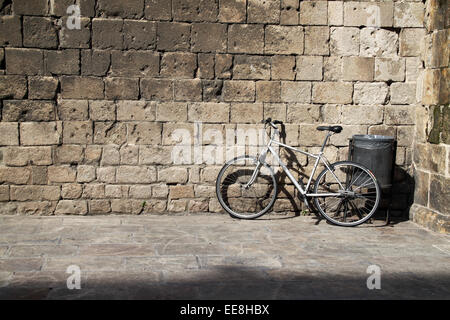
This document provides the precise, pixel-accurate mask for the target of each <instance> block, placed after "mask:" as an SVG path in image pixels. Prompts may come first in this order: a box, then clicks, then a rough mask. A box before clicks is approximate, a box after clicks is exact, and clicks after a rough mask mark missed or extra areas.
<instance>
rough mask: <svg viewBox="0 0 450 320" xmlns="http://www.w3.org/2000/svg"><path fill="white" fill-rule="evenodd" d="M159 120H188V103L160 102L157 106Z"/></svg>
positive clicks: (157, 118)
mask: <svg viewBox="0 0 450 320" xmlns="http://www.w3.org/2000/svg"><path fill="white" fill-rule="evenodd" d="M156 120H157V121H174V122H177V121H180V122H184V121H186V120H187V104H186V103H182V102H181V103H178V102H169V103H158V104H157V106H156Z"/></svg>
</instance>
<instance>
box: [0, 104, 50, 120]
mask: <svg viewBox="0 0 450 320" xmlns="http://www.w3.org/2000/svg"><path fill="white" fill-rule="evenodd" d="M2 113H3V121H12V122H23V121H55V120H56V118H55V104H54V102H53V101H33V100H10V101H5V102H4V105H3V112H2Z"/></svg>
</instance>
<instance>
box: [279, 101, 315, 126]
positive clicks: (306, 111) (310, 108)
mask: <svg viewBox="0 0 450 320" xmlns="http://www.w3.org/2000/svg"><path fill="white" fill-rule="evenodd" d="M320 113H321V111H320V106H318V105H310V104H298V103H296V104H289V106H288V108H287V121H288V122H289V123H317V122H319V121H320V120H321V116H320ZM277 119H278V118H277Z"/></svg>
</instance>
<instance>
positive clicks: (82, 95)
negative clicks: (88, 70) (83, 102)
mask: <svg viewBox="0 0 450 320" xmlns="http://www.w3.org/2000/svg"><path fill="white" fill-rule="evenodd" d="M104 87H105V84H104V83H103V79H102V78H96V77H78V76H64V77H62V78H61V95H62V98H63V99H92V100H95V99H103V98H104Z"/></svg>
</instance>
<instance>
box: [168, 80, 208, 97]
mask: <svg viewBox="0 0 450 320" xmlns="http://www.w3.org/2000/svg"><path fill="white" fill-rule="evenodd" d="M174 99H175V101H202V82H201V80H199V79H194V80H176V81H174Z"/></svg>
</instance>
